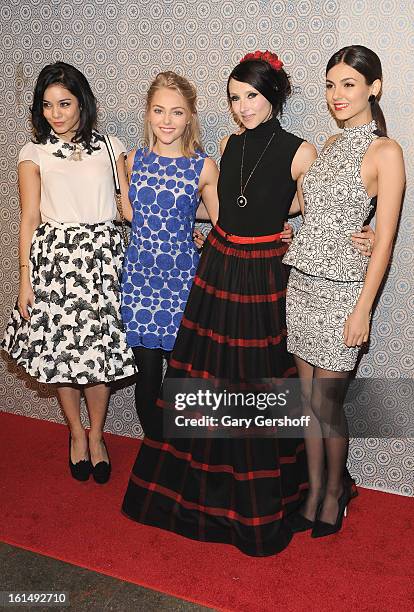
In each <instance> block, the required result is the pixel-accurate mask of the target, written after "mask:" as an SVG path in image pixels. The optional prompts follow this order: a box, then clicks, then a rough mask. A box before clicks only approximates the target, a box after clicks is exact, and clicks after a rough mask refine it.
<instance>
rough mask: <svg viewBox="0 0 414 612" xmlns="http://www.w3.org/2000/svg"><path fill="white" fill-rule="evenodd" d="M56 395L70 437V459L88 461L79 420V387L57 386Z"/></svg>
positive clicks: (86, 447) (86, 441)
mask: <svg viewBox="0 0 414 612" xmlns="http://www.w3.org/2000/svg"><path fill="white" fill-rule="evenodd" d="M57 394H58V398H59V402H60V405H61V407H62V410H63V412H64V415H65V418H66V421H67V423H68V426H69V429H70V433H71V436H72V444H71V452H70V454H71V459H72V462H73V463H78V462H79V461H82V460H83V459H88V458H89V457H88V440H87V437H86V433H85V429H84V428H83V425H82V422H81V418H80V397H81V390H80V387H78V386H75V385H58V387H57Z"/></svg>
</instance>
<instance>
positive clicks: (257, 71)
mask: <svg viewBox="0 0 414 612" xmlns="http://www.w3.org/2000/svg"><path fill="white" fill-rule="evenodd" d="M230 79H234V80H235V81H240V82H241V83H248V84H249V85H251V86H252V87H254V89H257V91H259V92H260V93H261V94H262V96H264V97H265V98H266V100H269V102H270V104H271V105H272V108H273V115H275V116H276V115H278V114H279V113H282V110H283V106H284V105H285V103H286V100H287V99H288V97H289V96H290V94H291V91H292V88H291V85H290V80H289V77H288V75H287V74H286V72H285V71H284V70H283V68H281V69H280V70H275V69H274V68H272V66H271V65H270V64H269V63H268V62H266V61H264V60H260V59H259V60H246V61H244V62H241V63H240V64H237V66H236V67H235V68H233V70H232V71H231V73H230V76H229V78H228V81H227V99H228V102H229V105H230V106H231V100H230V91H229V83H230Z"/></svg>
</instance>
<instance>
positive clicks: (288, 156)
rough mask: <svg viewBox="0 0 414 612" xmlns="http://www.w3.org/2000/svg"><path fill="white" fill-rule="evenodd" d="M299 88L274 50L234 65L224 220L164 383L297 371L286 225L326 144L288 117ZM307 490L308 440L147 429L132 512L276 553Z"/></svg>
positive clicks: (245, 381) (245, 383)
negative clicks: (303, 133) (302, 134)
mask: <svg viewBox="0 0 414 612" xmlns="http://www.w3.org/2000/svg"><path fill="white" fill-rule="evenodd" d="M290 91H291V86H290V82H289V78H288V75H287V74H286V72H285V71H284V70H283V64H282V62H281V60H280V59H279V58H278V57H277V56H276V55H274V54H272V53H270V52H268V51H267V52H265V53H261V52H256V53H254V54H249V55H247V56H246V57H245V58H243V59H242V61H241V62H240V63H239V64H238V65H237V66H236V67H235V68H234V69H233V70H232V72H231V74H230V77H229V79H228V83H227V96H228V101H229V106H230V109H231V111H232V113H233V116H234V117H235V118H236V120H237V121H238V123H239V124H240V125H241V126H243V128H244V130H242V131H241V133H239V134H233V135H231V136H230V137H228V138H225V139H224V141H223V142H222V143H221V152H222V160H221V170H220V176H219V182H218V195H219V202H220V206H219V218H218V223H217V224H216V226H215V227H214V228H213V229H212V230H211V232H210V234H209V236H208V237H207V241H206V243H205V246H204V249H203V254H202V257H201V260H200V263H199V266H198V270H197V273H196V276H195V279H194V284H193V287H192V289H191V292H190V296H189V299H188V302H187V306H186V309H185V312H184V316H183V319H182V323H181V327H180V329H179V332H178V336H177V340H176V343H175V346H174V350H173V353H172V355H171V358H170V362H169V368H168V370H167V374H166V378H165V379H164V385H163V386H164V387H166V386H168V384H170V383H171V379H175V381H174V382H175V383H176V382H177V380H178V381H180V380H181V381H184V383H188V382H189V381H192V382H193V387H194V388H197V383H199V387H200V388H201V387H202V386H203V384H204V383H205V381H206V380H207V381H211V383H212V384H213V385H214V386H215V388H217V387H218V388H219V390H220V391H222V390H223V385H221V384H220V383H221V381H226V382H227V383H229V384H230V386H231V388H232V389H233V388H234V387H236V388H238V389H240V387H241V388H243V389H244V390H246V391H249V390H251V389H252V388H254V386H252V381H257V380H258V379H269V378H270V379H274V378H279V379H280V378H282V379H283V378H286V377H290V376H294V375H295V373H296V370H295V367H294V362H293V357H292V356H291V355H289V354H288V352H287V349H286V324H285V293H286V284H287V277H288V268H287V267H286V266H285V265H284V264H283V263H282V257H283V255H284V253H285V251H286V248H287V245H286V244H285V243H284V241H283V236H282V231H283V227H284V220H285V219H286V217H287V215H288V213H289V211H291V212H293V210H295V208H296V204H294V205H292V201H293V200H294V197H295V193H296V189H297V185H298V183H300V182H301V180H302V176H303V175H304V174H305V173H306V171H307V170H308V168H309V167H310V165H311V164H312V162H313V161H314V160H315V158H316V150H315V148H314V147H313V146H312V145H311V144H309V143H307V142H304V141H303V140H302V139H301V138H298V137H297V136H295V135H293V134H290V133H289V132H286V131H285V130H284V129H283V128H282V127H281V125H280V123H279V120H278V118H277V117H278V115H279V114H280V113H281V112H282V109H283V106H284V104H285V102H286V100H287V98H288V96H289V94H290ZM298 209H299V207H298ZM197 379H198V380H197ZM200 379H202V380H201V381H200ZM184 383H183V388H184ZM164 397H165V395H164ZM157 409H158V410H159V411H164V413H165V412H167V411H168V410H169V408H168V403H166V402H165V401H164V400H163V399H162V398H160V399H159V400H158V402H157ZM217 414H218V413H217ZM256 415H257V410H256V409H255V408H251V409H250V416H252V417H253V418H254V417H255V416H256ZM190 435H191V433H188V436H190ZM198 435H200V434H198ZM222 435H223V434H222ZM255 435H256V436H257V435H259V436H260V434H255ZM306 487H307V473H306V459H305V452H304V444H303V441H302V440H301V439H296V438H285V439H278V438H276V437H275V436H274V435H273V436H270V437H263V436H262V437H251V436H250V437H249V436H244V437H240V433H239V434H238V435H235V436H233V437H229V436H228V437H227V438H224V437H221V438H217V437H214V438H212V437H204V438H203V437H196V438H194V437H192V438H190V437H187V438H185V439H183V438H180V439H179V438H176V437H174V436H173V437H172V438H166V439H162V440H161V439H159V440H154V439H150V438H148V437H146V438H144V440H143V443H142V446H141V449H140V452H139V454H138V457H137V460H136V462H135V465H134V467H133V470H132V475H131V479H130V482H129V486H128V490H127V492H126V495H125V499H124V503H123V511H124V512H125V513H126V514H127V515H128V516H129V517H131V518H133V519H134V520H136V521H138V522H141V523H144V524H147V525H153V526H156V527H161V528H163V529H167V530H171V531H174V532H176V533H179V534H181V535H184V536H187V537H189V538H193V539H197V540H202V541H210V542H224V543H228V544H233V545H234V546H236V547H237V548H239V549H240V550H241V551H242V552H244V553H246V554H248V555H252V556H266V555H272V554H275V553H277V552H279V551H281V550H283V549H284V548H285V547H286V546H287V545H288V543H289V541H290V539H291V537H292V531H291V529H290V526H289V524H288V522H287V521H286V516H287V515H288V514H289V513H290V512H292V511H293V510H295V509H296V508H297V507H298V506H299V505H300V504H301V502H302V498H303V495H304V493H305V489H306Z"/></svg>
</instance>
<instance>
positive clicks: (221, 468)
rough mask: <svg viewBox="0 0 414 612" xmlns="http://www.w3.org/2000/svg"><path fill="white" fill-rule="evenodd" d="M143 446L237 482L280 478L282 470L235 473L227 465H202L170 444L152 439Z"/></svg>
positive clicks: (148, 439) (144, 442)
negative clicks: (227, 476) (222, 473)
mask: <svg viewBox="0 0 414 612" xmlns="http://www.w3.org/2000/svg"><path fill="white" fill-rule="evenodd" d="M142 443H143V444H145V445H146V446H149V447H150V448H155V449H157V450H161V451H164V452H168V453H170V455H173V456H174V457H176V458H177V459H183V460H184V461H187V462H188V463H190V465H191V466H192V467H194V468H197V469H199V470H202V471H205V472H212V473H220V472H224V473H226V474H231V475H232V476H233V477H234V478H235V480H255V479H256V478H279V476H280V469H279V468H277V469H276V470H256V471H250V472H235V471H234V468H233V466H232V465H227V464H215V465H211V464H209V463H201V462H200V461H196V460H195V459H193V456H192V455H191V453H185V452H184V451H179V450H178V449H177V448H175V447H174V446H172V445H171V444H169V443H168V442H156V441H155V440H151V439H150V438H146V437H145V438H144V439H143V441H142Z"/></svg>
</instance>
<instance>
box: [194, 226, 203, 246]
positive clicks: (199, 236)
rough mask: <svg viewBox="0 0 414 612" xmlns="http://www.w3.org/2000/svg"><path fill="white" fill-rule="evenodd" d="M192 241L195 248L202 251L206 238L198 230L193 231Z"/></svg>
mask: <svg viewBox="0 0 414 612" xmlns="http://www.w3.org/2000/svg"><path fill="white" fill-rule="evenodd" d="M193 239H194V243H195V245H196V247H197V248H198V249H202V248H203V246H204V243H205V241H206V237H205V236H204V234H203V232H200V230H197V229H195V230H194V232H193Z"/></svg>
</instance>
